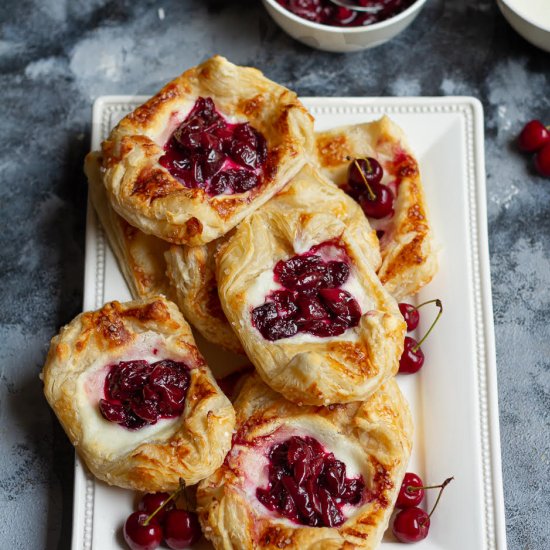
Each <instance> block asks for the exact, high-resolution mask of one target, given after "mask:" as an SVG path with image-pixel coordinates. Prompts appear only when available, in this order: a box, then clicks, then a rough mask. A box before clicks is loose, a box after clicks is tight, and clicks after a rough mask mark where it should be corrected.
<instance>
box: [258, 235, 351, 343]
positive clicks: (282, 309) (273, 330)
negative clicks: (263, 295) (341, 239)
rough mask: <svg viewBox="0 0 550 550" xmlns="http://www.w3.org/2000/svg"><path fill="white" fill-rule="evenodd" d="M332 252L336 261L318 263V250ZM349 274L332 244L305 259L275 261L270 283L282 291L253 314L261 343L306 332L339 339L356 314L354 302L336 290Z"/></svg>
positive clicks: (342, 254)
mask: <svg viewBox="0 0 550 550" xmlns="http://www.w3.org/2000/svg"><path fill="white" fill-rule="evenodd" d="M325 248H326V249H327V250H328V249H330V248H332V249H333V250H334V249H336V250H337V251H338V256H339V257H340V258H342V259H339V260H326V259H323V256H322V251H323V249H325ZM349 274H350V268H349V264H348V257H347V255H346V253H345V251H344V249H343V248H342V247H340V246H339V245H336V244H334V243H332V242H327V243H322V244H320V245H318V246H315V247H313V248H312V249H311V250H309V251H308V252H306V253H305V254H301V255H297V256H293V257H292V258H290V259H289V260H280V261H279V262H277V264H276V265H275V268H274V275H275V280H276V281H277V282H278V283H280V284H281V285H282V286H283V287H284V289H283V290H277V291H274V292H272V293H271V294H270V295H269V296H268V300H267V301H266V302H265V303H264V304H262V305H261V306H258V307H257V308H255V309H253V310H252V324H253V325H254V326H255V327H256V328H257V329H258V330H259V331H260V332H261V334H262V336H263V337H264V338H265V339H266V340H271V341H273V340H279V339H281V338H288V337H290V336H294V335H295V334H297V333H298V332H306V333H309V334H313V335H314V336H321V337H326V336H338V335H340V334H342V333H343V332H345V331H346V330H347V329H348V328H351V327H355V326H357V324H358V323H359V319H360V318H361V308H360V306H359V304H358V302H357V300H355V298H354V297H353V296H352V295H351V294H350V293H349V292H347V291H346V290H342V289H341V288H339V287H340V286H341V285H343V284H344V283H345V282H346V281H347V279H348V277H349Z"/></svg>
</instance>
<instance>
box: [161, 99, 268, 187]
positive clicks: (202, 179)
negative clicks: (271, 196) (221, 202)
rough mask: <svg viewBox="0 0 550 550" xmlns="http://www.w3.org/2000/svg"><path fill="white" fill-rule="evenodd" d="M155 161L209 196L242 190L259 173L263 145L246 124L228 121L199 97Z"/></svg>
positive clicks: (253, 182) (257, 179) (264, 156)
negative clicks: (162, 153) (161, 154)
mask: <svg viewBox="0 0 550 550" xmlns="http://www.w3.org/2000/svg"><path fill="white" fill-rule="evenodd" d="M164 150H165V154H164V155H163V156H162V157H160V159H159V163H160V164H161V165H162V166H164V167H165V168H166V169H167V170H168V171H169V172H170V174H172V176H174V177H175V178H176V179H177V180H178V181H180V182H181V183H182V184H183V185H185V187H190V188H197V187H198V188H200V189H204V190H205V191H206V192H207V193H208V194H209V195H221V194H223V193H226V194H230V193H244V192H246V191H249V190H250V189H252V188H254V187H256V186H257V185H258V184H259V183H260V181H261V179H262V175H263V168H264V165H265V162H266V159H267V144H266V141H265V138H264V137H263V135H262V134H261V133H260V132H258V131H257V130H256V129H254V128H253V127H252V126H250V124H248V123H241V124H230V123H229V122H227V121H226V120H225V118H224V117H223V116H222V115H221V114H220V113H219V112H218V111H217V110H216V106H215V105H214V102H213V101H212V99H211V98H209V97H206V98H204V97H199V98H198V99H197V101H196V102H195V105H194V106H193V108H192V109H191V112H190V113H189V114H188V115H187V117H186V119H185V120H184V121H183V122H182V123H181V124H180V125H179V126H178V127H177V128H176V130H175V131H174V133H173V134H172V136H171V137H170V139H169V140H168V143H166V145H165V147H164Z"/></svg>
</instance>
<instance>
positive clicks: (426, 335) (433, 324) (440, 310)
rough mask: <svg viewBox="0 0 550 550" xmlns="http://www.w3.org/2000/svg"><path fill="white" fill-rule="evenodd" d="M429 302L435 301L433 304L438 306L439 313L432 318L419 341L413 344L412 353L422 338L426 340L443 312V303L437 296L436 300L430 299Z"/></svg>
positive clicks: (421, 342) (415, 350) (420, 343)
mask: <svg viewBox="0 0 550 550" xmlns="http://www.w3.org/2000/svg"><path fill="white" fill-rule="evenodd" d="M430 302H435V305H436V306H437V307H438V308H439V313H438V314H437V317H436V318H435V319H434V322H433V323H432V326H431V327H430V328H429V329H428V332H426V334H424V337H423V338H422V340H420V342H418V344H416V346H414V348H412V351H413V352H414V353H416V352H417V351H418V348H419V347H420V346H421V345H422V344H423V342H424V340H426V338H427V337H428V336H429V334H430V332H432V330H433V328H434V327H435V325H436V324H437V321H439V318H440V317H441V315H442V314H443V304H442V302H441V300H440V299H439V298H437V299H436V300H430ZM430 302H425V303H426V304H428V303H430ZM421 305H424V304H421ZM418 307H420V306H418ZM417 309H418V308H417Z"/></svg>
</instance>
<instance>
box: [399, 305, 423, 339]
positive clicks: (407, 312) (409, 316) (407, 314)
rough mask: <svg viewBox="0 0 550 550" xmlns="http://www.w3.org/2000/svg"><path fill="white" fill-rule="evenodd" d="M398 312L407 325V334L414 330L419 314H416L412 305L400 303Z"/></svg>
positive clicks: (416, 311)
mask: <svg viewBox="0 0 550 550" xmlns="http://www.w3.org/2000/svg"><path fill="white" fill-rule="evenodd" d="M399 311H400V312H401V315H403V319H405V323H407V332H411V330H414V329H415V328H416V327H417V326H418V322H419V321H420V313H419V312H418V309H417V308H416V307H415V306H413V305H412V304H407V303H405V302H401V303H400V304H399Z"/></svg>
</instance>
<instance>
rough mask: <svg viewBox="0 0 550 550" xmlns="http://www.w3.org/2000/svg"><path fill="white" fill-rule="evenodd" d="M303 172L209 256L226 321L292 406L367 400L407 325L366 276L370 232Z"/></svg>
mask: <svg viewBox="0 0 550 550" xmlns="http://www.w3.org/2000/svg"><path fill="white" fill-rule="evenodd" d="M349 200H350V199H349V197H346V195H345V194H344V193H343V192H342V191H340V190H339V189H338V188H337V187H336V186H333V185H331V184H330V183H327V182H326V181H324V180H323V178H321V177H320V176H319V175H318V174H317V173H316V172H315V170H314V169H312V168H311V167H307V168H305V169H304V170H303V171H302V172H300V174H299V175H298V176H297V177H296V178H295V179H294V180H293V181H292V183H291V184H290V185H289V186H288V187H287V188H285V190H284V191H282V192H281V193H279V194H278V195H277V197H275V198H274V199H272V200H271V201H270V202H269V203H268V204H266V205H265V206H264V207H262V208H261V209H260V210H258V211H257V212H255V213H254V214H253V215H251V216H250V217H249V218H247V219H246V220H244V221H243V222H242V223H241V224H240V225H239V227H238V228H237V229H236V231H235V233H234V235H233V236H232V237H231V238H230V239H229V240H228V241H227V243H226V244H225V245H224V246H223V247H222V248H221V249H220V251H219V252H218V255H217V266H216V278H217V281H218V292H219V296H220V301H221V303H222V307H223V309H224V311H225V314H226V316H227V318H228V320H229V322H230V323H231V325H232V326H233V328H234V330H235V331H236V332H237V335H238V336H239V339H240V341H241V343H242V345H243V347H244V349H245V351H246V353H247V355H248V357H249V359H250V360H251V361H252V363H253V364H254V365H255V367H256V369H257V370H258V372H259V373H260V375H261V377H262V378H263V380H264V381H265V382H266V383H267V384H268V385H269V386H271V388H273V389H274V390H275V391H278V392H280V393H282V394H283V395H284V396H285V397H286V398H287V399H290V400H291V401H294V402H302V403H308V404H316V405H322V404H328V403H346V402H350V401H357V400H361V399H365V398H366V397H368V396H369V395H370V394H371V393H372V392H373V391H375V390H376V388H377V387H378V386H379V385H380V384H381V383H383V382H384V380H386V379H387V378H388V377H390V376H392V375H393V374H395V373H396V372H397V369H398V363H399V357H400V355H401V353H402V351H403V339H404V334H405V324H404V321H403V318H402V316H401V314H400V313H399V309H398V307H397V303H396V302H395V300H394V299H393V298H392V297H391V296H390V295H389V293H388V292H387V291H386V290H385V289H384V287H383V286H382V285H381V284H380V281H379V280H378V277H377V276H376V274H375V272H374V270H373V267H372V265H373V262H374V261H375V258H376V257H377V248H374V246H369V239H370V235H371V228H370V226H369V225H368V222H367V221H366V219H365V217H364V216H363V215H362V214H358V213H357V212H356V205H355V206H354V205H349V204H348V202H349Z"/></svg>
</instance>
